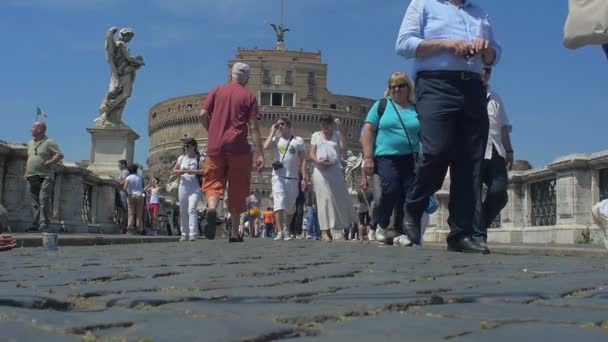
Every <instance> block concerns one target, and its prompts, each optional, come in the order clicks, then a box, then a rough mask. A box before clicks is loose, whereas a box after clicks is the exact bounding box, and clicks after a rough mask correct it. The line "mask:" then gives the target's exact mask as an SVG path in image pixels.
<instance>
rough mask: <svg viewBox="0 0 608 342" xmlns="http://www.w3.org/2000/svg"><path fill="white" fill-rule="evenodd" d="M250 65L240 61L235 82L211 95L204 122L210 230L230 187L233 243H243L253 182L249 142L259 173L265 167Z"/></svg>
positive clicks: (205, 188) (203, 113)
mask: <svg viewBox="0 0 608 342" xmlns="http://www.w3.org/2000/svg"><path fill="white" fill-rule="evenodd" d="M249 73H250V68H249V65H247V64H244V63H240V62H237V63H235V64H234V65H233V66H232V71H231V82H230V83H229V84H227V85H223V86H220V87H218V88H215V89H214V90H212V91H211V93H209V95H207V98H206V99H205V101H204V102H203V105H202V109H201V114H200V120H201V124H202V125H203V127H204V128H205V130H207V133H208V140H207V141H208V143H207V156H206V159H205V165H204V170H205V180H204V184H203V191H204V192H205V197H206V198H207V206H208V208H209V209H208V211H207V219H208V221H209V224H208V227H209V229H215V219H216V215H217V213H216V207H217V205H218V203H219V201H220V200H221V199H223V198H224V192H225V189H226V183H228V184H229V187H228V211H229V212H230V216H231V218H232V225H231V227H232V229H231V232H230V237H229V239H228V241H229V242H242V241H243V238H242V237H241V236H239V234H238V227H239V217H240V216H241V215H240V214H241V213H242V212H244V211H245V210H246V207H245V198H246V197H247V194H248V193H249V190H250V189H249V186H250V182H251V165H252V155H251V151H252V149H251V146H250V145H249V143H248V142H247V133H248V131H249V130H250V131H251V140H252V141H253V143H254V144H255V152H254V153H255V156H256V157H255V164H256V168H257V171H258V172H261V171H262V169H263V168H264V153H263V149H262V141H261V139H260V128H259V126H258V119H259V112H258V104H257V100H256V97H255V95H253V94H252V93H251V92H250V91H248V90H247V89H246V88H245V85H246V84H247V82H248V81H249Z"/></svg>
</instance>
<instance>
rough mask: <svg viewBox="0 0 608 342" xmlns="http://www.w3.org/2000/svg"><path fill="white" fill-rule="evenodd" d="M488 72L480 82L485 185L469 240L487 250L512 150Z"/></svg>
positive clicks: (504, 196)
mask: <svg viewBox="0 0 608 342" xmlns="http://www.w3.org/2000/svg"><path fill="white" fill-rule="evenodd" d="M491 76H492V68H491V67H484V68H483V78H482V79H483V82H484V85H485V86H486V89H487V100H488V119H489V122H490V125H489V127H490V129H489V132H488V143H487V145H486V152H485V155H484V160H483V162H482V167H481V177H482V181H483V183H484V184H485V185H486V188H487V191H486V196H485V198H484V200H483V202H482V205H481V217H480V218H479V224H478V225H476V226H475V233H474V235H473V238H474V239H475V241H477V243H479V244H480V245H481V246H483V247H487V241H488V228H489V227H490V225H491V224H492V222H494V220H495V219H496V217H497V216H498V214H500V211H501V210H502V209H503V208H504V207H505V206H506V205H507V201H508V200H509V196H508V195H507V185H508V184H509V175H508V174H507V171H508V170H511V167H512V166H513V147H512V146H511V136H510V134H511V124H510V123H509V118H508V116H507V112H506V111H505V105H504V103H503V102H502V99H501V98H500V96H499V95H498V94H497V93H496V92H495V91H494V90H492V89H491V88H490V78H491Z"/></svg>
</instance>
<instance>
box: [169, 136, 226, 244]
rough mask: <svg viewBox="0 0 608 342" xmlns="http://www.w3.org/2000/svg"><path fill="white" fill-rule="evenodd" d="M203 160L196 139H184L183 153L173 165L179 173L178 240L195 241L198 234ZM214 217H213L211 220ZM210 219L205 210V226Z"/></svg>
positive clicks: (208, 223) (175, 172)
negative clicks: (180, 234)
mask: <svg viewBox="0 0 608 342" xmlns="http://www.w3.org/2000/svg"><path fill="white" fill-rule="evenodd" d="M203 162H204V161H203V159H202V157H201V155H200V154H199V152H198V144H197V142H196V139H194V138H189V139H187V140H185V141H184V154H182V155H181V156H179V157H178V158H177V162H176V163H175V165H174V166H173V173H174V174H177V175H179V187H178V198H179V217H180V224H179V226H180V230H181V233H182V236H181V238H180V240H179V241H186V240H190V241H195V240H196V236H197V235H198V202H199V201H200V200H201V178H202V175H203V170H202V165H203ZM215 219H216V218H215V217H214V218H213V222H215ZM211 220H212V219H211V218H209V212H207V226H209V225H211V224H212V222H211ZM213 224H214V225H215V223H213ZM205 235H208V234H205Z"/></svg>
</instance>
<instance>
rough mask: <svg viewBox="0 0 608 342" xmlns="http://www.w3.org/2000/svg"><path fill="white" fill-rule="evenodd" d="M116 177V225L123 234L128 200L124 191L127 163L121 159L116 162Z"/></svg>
mask: <svg viewBox="0 0 608 342" xmlns="http://www.w3.org/2000/svg"><path fill="white" fill-rule="evenodd" d="M118 170H119V171H118V177H117V178H116V180H117V182H118V185H117V188H116V199H115V202H116V203H115V206H116V208H117V214H118V217H117V219H118V225H119V226H120V227H121V228H122V230H123V233H126V232H127V221H128V219H129V212H128V209H129V203H128V202H129V199H128V196H127V192H126V191H125V189H124V185H125V179H126V178H127V177H128V176H129V170H127V161H126V160H125V159H121V160H119V161H118Z"/></svg>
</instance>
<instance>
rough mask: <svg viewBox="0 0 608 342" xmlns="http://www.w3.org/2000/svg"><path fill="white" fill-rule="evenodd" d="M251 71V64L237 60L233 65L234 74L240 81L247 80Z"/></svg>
mask: <svg viewBox="0 0 608 342" xmlns="http://www.w3.org/2000/svg"><path fill="white" fill-rule="evenodd" d="M250 71H251V69H250V68H249V65H247V64H245V63H241V62H236V63H234V65H233V66H232V76H233V77H234V78H236V79H237V80H238V81H247V80H248V79H249V73H250Z"/></svg>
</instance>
